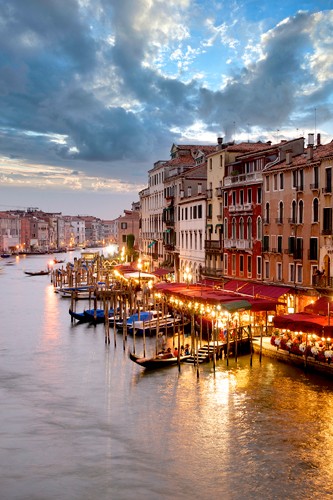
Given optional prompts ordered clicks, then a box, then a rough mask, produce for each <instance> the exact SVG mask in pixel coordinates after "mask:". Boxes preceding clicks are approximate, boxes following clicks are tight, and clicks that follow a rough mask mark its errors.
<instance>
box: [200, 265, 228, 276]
mask: <svg viewBox="0 0 333 500" xmlns="http://www.w3.org/2000/svg"><path fill="white" fill-rule="evenodd" d="M201 275H202V276H207V277H211V278H221V277H222V276H223V271H222V269H216V268H213V267H203V268H202V269H201Z"/></svg>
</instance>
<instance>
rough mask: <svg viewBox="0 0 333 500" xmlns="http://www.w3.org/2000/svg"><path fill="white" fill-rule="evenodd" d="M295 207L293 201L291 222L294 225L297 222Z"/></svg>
mask: <svg viewBox="0 0 333 500" xmlns="http://www.w3.org/2000/svg"><path fill="white" fill-rule="evenodd" d="M296 217H297V205H296V201H295V200H293V202H292V204H291V222H293V223H294V224H295V223H296V222H297V219H296Z"/></svg>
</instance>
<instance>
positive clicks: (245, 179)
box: [224, 172, 262, 186]
mask: <svg viewBox="0 0 333 500" xmlns="http://www.w3.org/2000/svg"><path fill="white" fill-rule="evenodd" d="M257 182H262V172H251V173H249V174H239V175H231V176H229V177H225V178H224V186H234V185H235V184H254V183H257Z"/></svg>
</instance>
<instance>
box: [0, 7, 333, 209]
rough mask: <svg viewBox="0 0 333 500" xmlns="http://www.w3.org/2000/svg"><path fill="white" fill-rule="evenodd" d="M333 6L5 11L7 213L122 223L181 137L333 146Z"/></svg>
mask: <svg viewBox="0 0 333 500" xmlns="http://www.w3.org/2000/svg"><path fill="white" fill-rule="evenodd" d="M300 8H301V9H302V10H300ZM332 8H333V2H332V1H316V2H315V1H312V0H311V1H305V2H302V4H301V5H300V3H299V2H297V1H296V2H285V1H283V2H280V3H279V4H278V5H274V4H271V2H266V1H264V2H261V1H260V2H259V1H251V2H240V1H235V2H233V3H232V4H230V3H226V2H222V1H215V2H211V1H204V0H199V1H197V2H192V1H189V0H181V1H179V0H178V1H176V0H170V1H169V2H167V3H166V4H164V3H159V2H150V3H147V2H145V1H144V0H137V1H136V2H135V3H133V2H132V1H130V0H124V1H123V2H121V3H118V2H116V1H107V0H105V1H104V0H94V1H90V2H89V1H87V2H79V1H76V0H70V1H66V2H64V1H59V0H58V1H49V2H39V1H37V0H34V1H31V2H29V3H26V2H22V1H20V0H13V1H12V2H10V4H8V5H5V6H2V7H0V19H1V23H0V32H1V39H2V59H1V62H0V100H1V109H2V117H1V124H0V140H1V142H0V179H1V181H0V210H9V209H15V208H27V207H31V206H33V207H38V208H40V209H41V210H44V211H61V212H63V213H64V214H65V213H66V214H69V215H78V214H88V215H93V216H96V217H100V218H103V219H113V218H116V217H118V216H119V215H121V213H122V211H123V210H124V209H129V208H130V207H131V203H132V202H133V201H137V200H138V192H139V191H140V190H141V189H142V188H143V187H145V186H146V184H147V172H148V170H149V169H151V168H152V167H153V163H154V162H155V161H158V160H168V159H169V152H170V148H171V145H172V143H174V142H175V143H179V144H195V143H201V144H214V143H216V138H217V137H218V136H221V137H224V138H225V140H236V141H237V142H238V141H242V140H243V141H247V140H251V141H253V140H264V141H266V140H272V141H274V142H278V141H279V140H281V139H290V138H292V137H299V136H304V137H307V134H308V133H320V134H321V136H322V142H323V143H325V142H328V141H331V140H332V138H333V120H332V95H333V93H332V74H333V72H332V64H333V50H332V37H331V30H332V24H333V10H332Z"/></svg>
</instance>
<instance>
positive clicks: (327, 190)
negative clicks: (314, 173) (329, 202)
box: [321, 186, 332, 195]
mask: <svg viewBox="0 0 333 500" xmlns="http://www.w3.org/2000/svg"><path fill="white" fill-rule="evenodd" d="M321 192H322V193H323V194H328V195H331V194H332V186H326V187H324V188H322V189H321Z"/></svg>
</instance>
